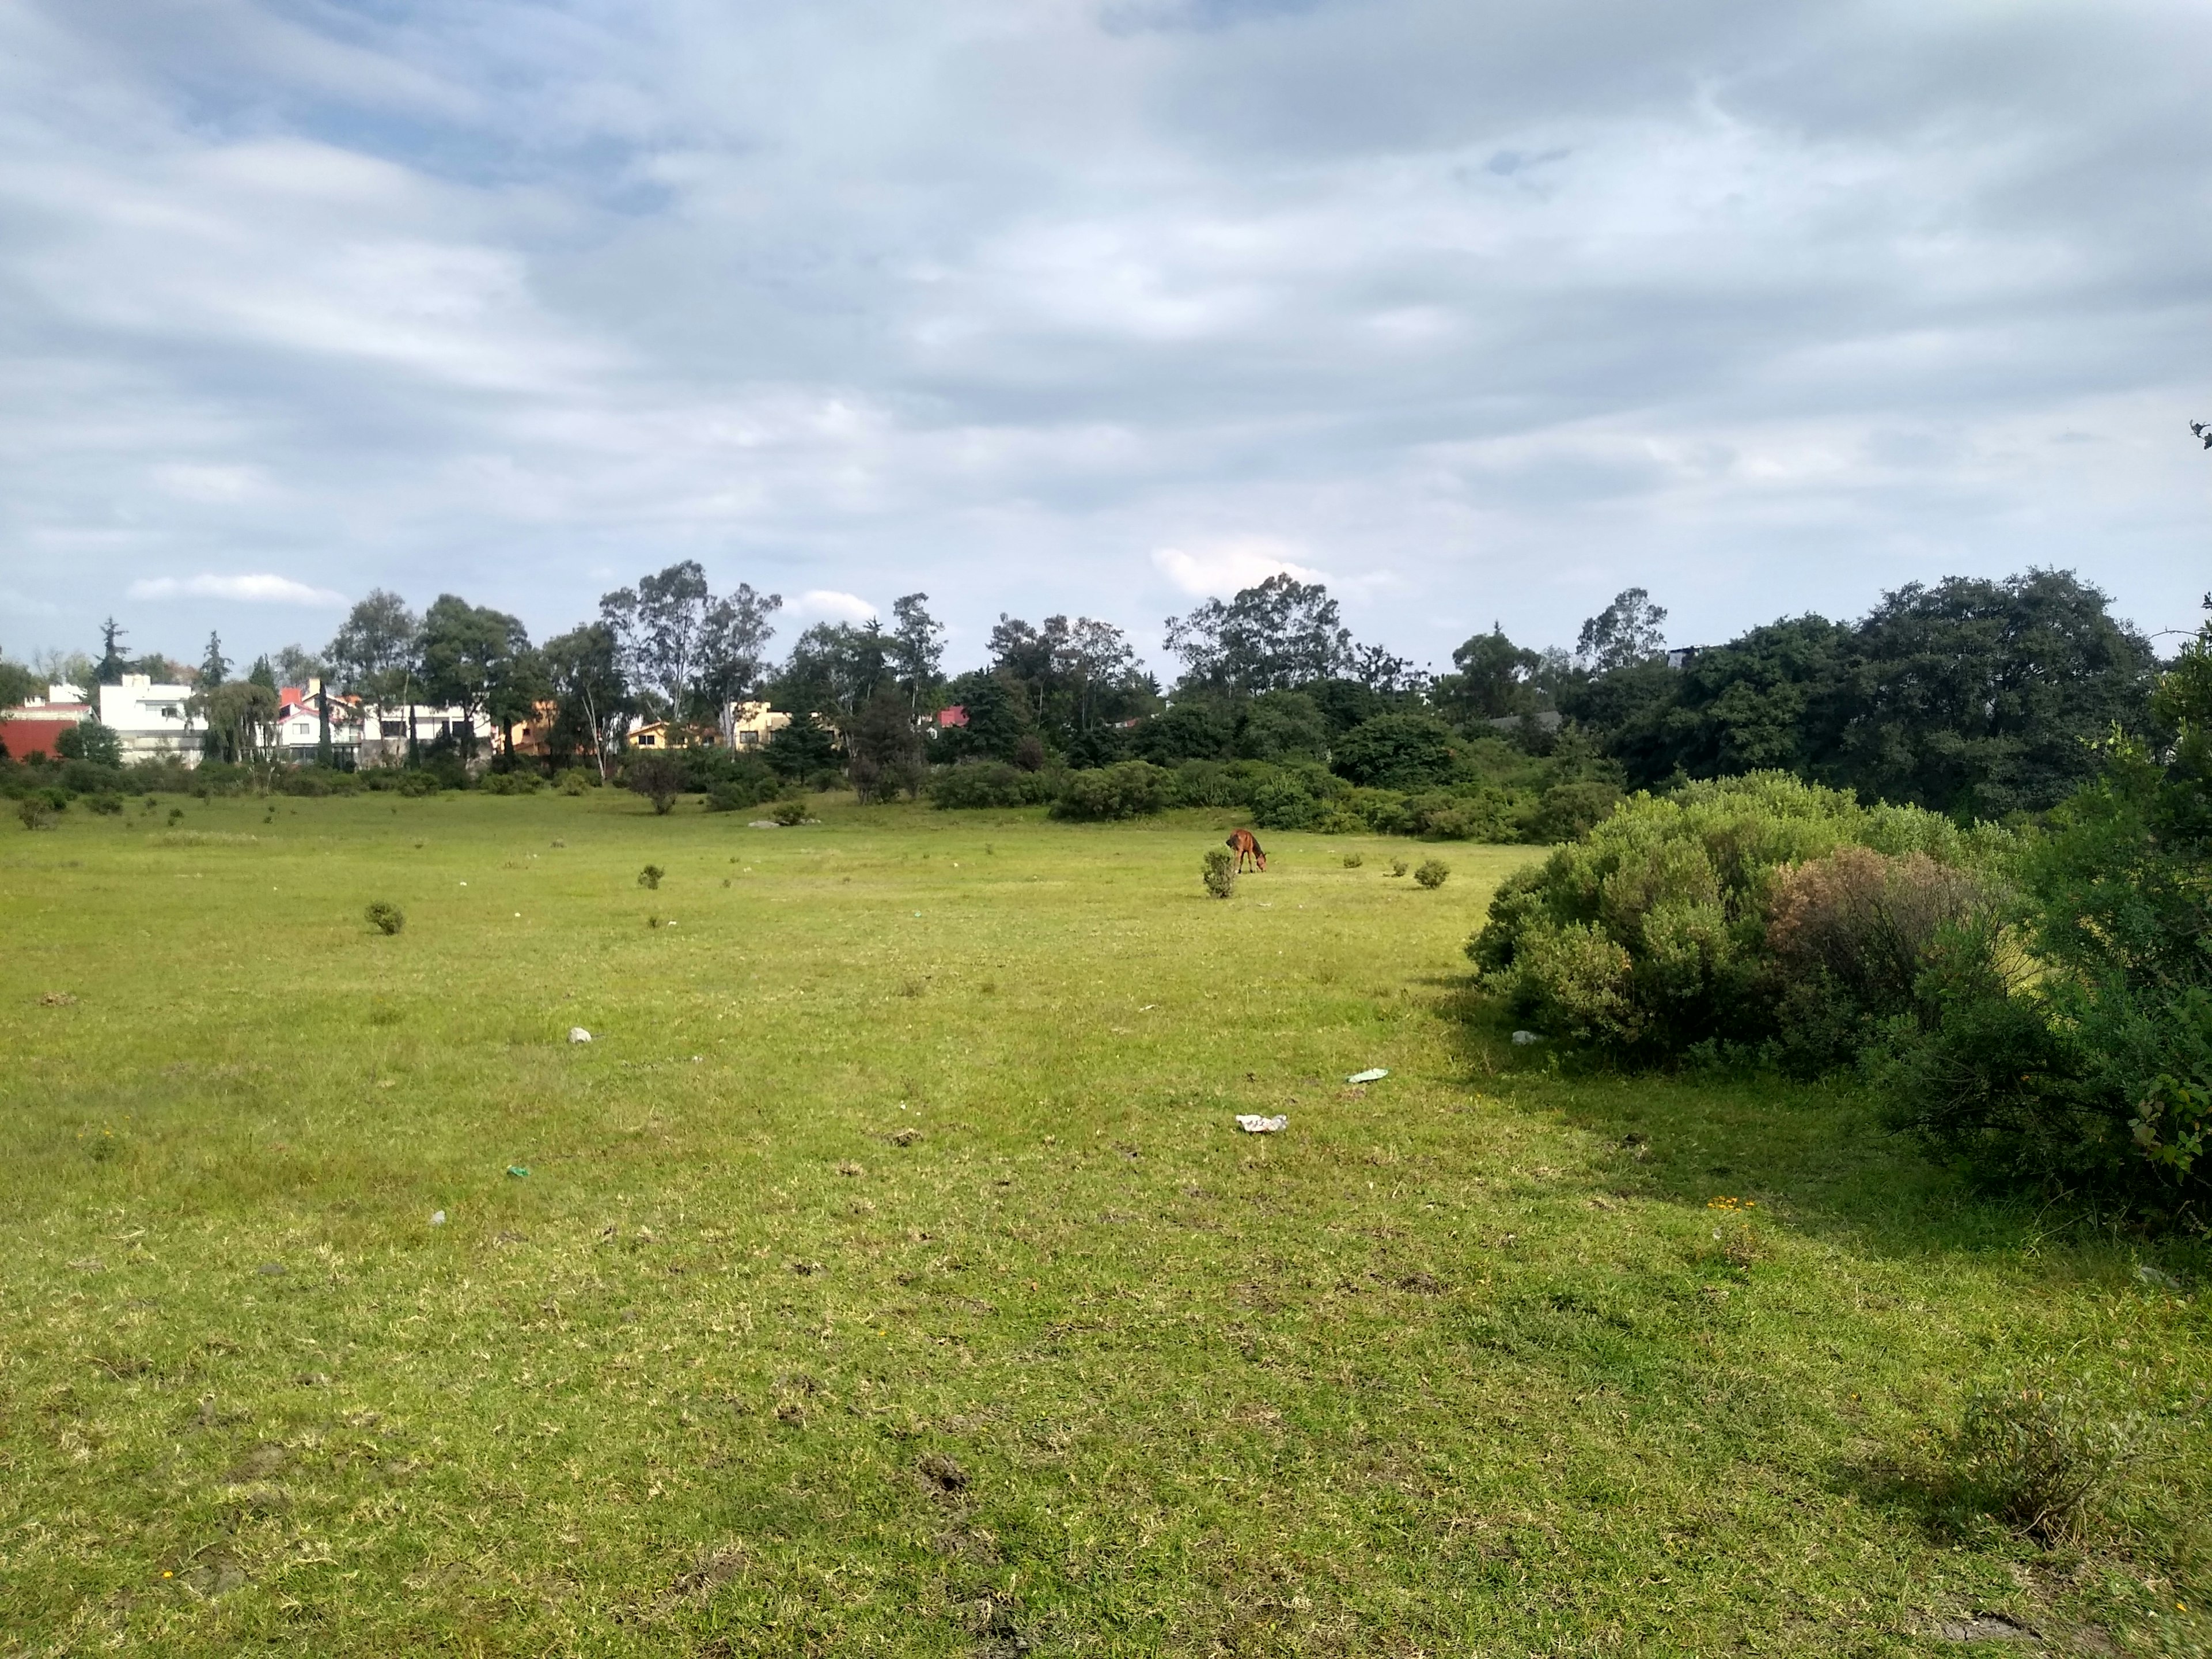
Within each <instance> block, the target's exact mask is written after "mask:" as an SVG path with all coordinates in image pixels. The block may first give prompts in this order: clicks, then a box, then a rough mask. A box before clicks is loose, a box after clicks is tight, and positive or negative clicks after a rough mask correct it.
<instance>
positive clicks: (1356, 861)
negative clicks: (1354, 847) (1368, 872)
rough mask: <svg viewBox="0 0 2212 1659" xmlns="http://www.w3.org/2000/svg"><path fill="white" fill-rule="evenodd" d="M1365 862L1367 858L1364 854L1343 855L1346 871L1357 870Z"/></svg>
mask: <svg viewBox="0 0 2212 1659" xmlns="http://www.w3.org/2000/svg"><path fill="white" fill-rule="evenodd" d="M1366 862H1367V856H1366V854H1364V853H1346V854H1345V855H1344V867H1345V868H1346V869H1347V870H1357V869H1358V867H1359V866H1361V865H1363V864H1364V863H1366Z"/></svg>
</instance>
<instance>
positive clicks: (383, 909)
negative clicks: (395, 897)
mask: <svg viewBox="0 0 2212 1659" xmlns="http://www.w3.org/2000/svg"><path fill="white" fill-rule="evenodd" d="M367 915H368V925H369V926H370V927H374V928H375V929H376V931H377V932H378V933H398V931H399V930H400V929H401V928H403V927H405V926H406V925H407V913H406V912H405V911H404V910H402V909H401V908H399V907H398V905H396V904H392V903H390V902H386V900H383V899H378V900H376V901H375V902H374V903H372V904H371V905H370V906H369V907H368V912H367Z"/></svg>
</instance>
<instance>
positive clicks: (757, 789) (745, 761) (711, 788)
mask: <svg viewBox="0 0 2212 1659" xmlns="http://www.w3.org/2000/svg"><path fill="white" fill-rule="evenodd" d="M699 786H700V787H702V789H703V790H704V791H705V793H706V796H707V801H706V806H707V810H708V811H709V812H743V811H749V810H750V809H751V808H753V807H756V806H757V805H760V804H761V803H762V802H763V801H764V800H774V799H775V798H776V797H777V796H778V795H780V794H781V793H783V787H784V786H783V780H782V779H781V778H779V777H777V776H776V775H775V773H774V772H773V771H771V770H770V769H769V763H767V762H766V761H764V760H763V759H761V757H759V756H757V755H734V756H728V757H726V760H725V762H724V763H723V764H721V765H720V766H717V767H715V768H714V769H712V770H711V771H708V773H707V774H706V775H704V776H703V777H701V778H700V779H699Z"/></svg>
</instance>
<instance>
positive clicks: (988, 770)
mask: <svg viewBox="0 0 2212 1659" xmlns="http://www.w3.org/2000/svg"><path fill="white" fill-rule="evenodd" d="M1059 783H1060V781H1059V779H1058V778H1056V777H1055V776H1054V775H1053V774H1051V773H1049V772H1024V771H1023V770H1022V769H1021V768H1019V767H1018V766H1009V765H1008V764H1007V763H1006V762H1004V761H962V762H961V763H959V764H958V765H957V766H940V767H938V768H937V769H935V770H933V772H932V773H931V774H930V778H929V799H930V802H931V804H932V805H934V806H937V807H939V808H940V809H941V810H944V811H958V810H961V809H963V808H974V807H992V806H996V807H1006V806H1042V805H1043V804H1044V803H1045V802H1047V801H1048V800H1050V799H1052V797H1053V794H1054V791H1055V790H1056V789H1057V788H1058V787H1059Z"/></svg>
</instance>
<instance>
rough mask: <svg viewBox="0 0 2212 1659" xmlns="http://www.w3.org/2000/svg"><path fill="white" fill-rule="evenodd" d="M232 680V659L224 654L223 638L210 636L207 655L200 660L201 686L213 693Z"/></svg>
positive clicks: (217, 635) (212, 633)
mask: <svg viewBox="0 0 2212 1659" xmlns="http://www.w3.org/2000/svg"><path fill="white" fill-rule="evenodd" d="M228 678H230V659H228V657H226V656H224V655H223V654H222V635H220V634H217V633H215V632H213V631H212V630H210V633H209V635H208V642H207V655H206V656H205V657H204V658H202V659H200V678H199V684H202V685H204V686H205V687H206V688H207V689H208V690H210V691H212V690H214V689H215V688H216V686H218V685H221V684H222V683H223V682H224V681H225V680H227V679H228Z"/></svg>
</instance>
